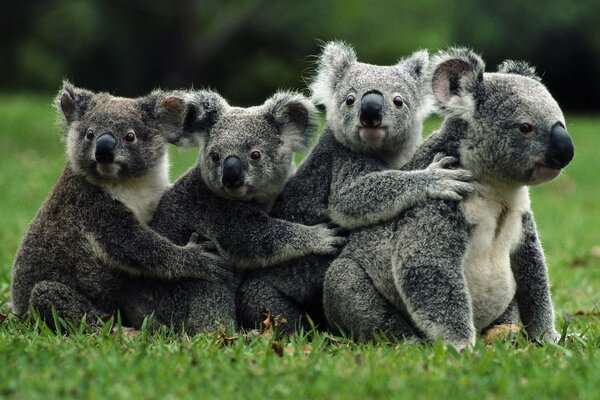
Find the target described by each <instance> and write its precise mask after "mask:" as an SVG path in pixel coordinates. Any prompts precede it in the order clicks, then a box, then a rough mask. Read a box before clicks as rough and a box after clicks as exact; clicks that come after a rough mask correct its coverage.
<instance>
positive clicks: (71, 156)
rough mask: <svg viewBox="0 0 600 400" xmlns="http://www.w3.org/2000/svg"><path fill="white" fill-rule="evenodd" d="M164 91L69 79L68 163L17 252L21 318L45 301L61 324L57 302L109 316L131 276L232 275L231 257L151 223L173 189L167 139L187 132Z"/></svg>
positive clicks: (69, 312) (71, 310)
mask: <svg viewBox="0 0 600 400" xmlns="http://www.w3.org/2000/svg"><path fill="white" fill-rule="evenodd" d="M164 97H165V96H164V94H162V93H161V92H154V93H152V94H150V95H148V96H145V97H140V98H137V99H128V98H121V97H113V96H111V95H109V94H107V93H93V92H91V91H88V90H84V89H79V88H76V87H74V86H73V85H71V84H70V83H68V82H65V83H64V85H63V88H62V89H61V90H60V92H59V93H58V96H57V99H56V105H57V108H58V110H60V113H61V115H62V116H63V117H64V121H65V123H66V129H65V138H66V142H67V155H68V157H67V158H68V161H67V165H66V167H65V169H64V172H63V174H62V176H61V177H60V179H59V181H58V183H57V184H56V186H55V187H54V189H53V190H52V192H51V193H50V195H49V196H48V197H47V198H46V201H45V202H44V204H43V206H42V207H41V209H40V210H39V212H38V213H37V215H36V216H35V218H34V219H33V221H32V222H31V224H30V225H29V228H28V230H27V233H26V235H25V237H24V239H23V241H22V243H21V246H20V248H19V250H18V253H17V256H16V258H15V262H14V266H13V280H12V300H13V306H14V311H15V313H16V314H17V315H19V316H22V315H25V314H27V313H28V311H29V310H30V309H31V308H35V309H37V311H38V312H39V313H40V315H41V316H42V317H43V318H44V319H45V320H46V321H48V322H52V320H53V318H52V317H53V312H52V308H55V309H56V311H57V313H58V315H59V316H60V317H62V318H65V319H68V320H72V321H79V320H81V318H82V317H83V316H84V315H85V316H87V318H88V320H89V321H90V322H96V321H97V319H98V318H101V319H106V318H108V317H110V316H111V315H112V314H113V312H114V310H115V308H116V305H117V304H116V303H117V294H118V293H119V291H120V289H121V285H122V284H123V283H124V281H125V277H126V276H127V275H128V274H138V275H144V276H153V277H161V278H181V277H198V278H200V277H202V278H204V279H211V280H220V279H222V278H223V279H229V278H230V276H231V271H230V270H229V267H228V264H227V263H226V262H225V260H224V259H222V258H221V257H218V256H216V255H215V254H214V253H213V252H210V251H207V250H206V249H205V248H204V247H203V246H200V245H196V244H193V243H191V244H189V245H188V244H187V243H181V245H175V244H173V243H172V242H170V241H169V240H167V239H165V238H164V237H162V236H160V235H159V234H157V233H156V232H155V231H153V230H152V229H150V228H149V227H148V226H147V225H146V223H147V222H148V221H149V220H150V218H151V217H152V213H153V212H154V209H155V207H156V205H157V204H158V202H159V199H160V197H161V196H162V194H163V192H164V191H165V190H166V189H167V188H168V186H169V182H168V159H167V152H166V147H167V143H168V142H178V141H179V140H180V139H181V137H180V136H181V133H180V130H179V124H178V123H177V121H176V118H174V117H173V115H174V114H175V115H176V114H177V110H176V109H174V108H173V107H172V104H170V103H168V102H164V101H163V100H164Z"/></svg>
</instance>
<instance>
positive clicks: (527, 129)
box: [519, 122, 533, 133]
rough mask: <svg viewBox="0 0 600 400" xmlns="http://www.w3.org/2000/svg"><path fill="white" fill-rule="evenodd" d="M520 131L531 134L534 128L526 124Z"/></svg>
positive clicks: (521, 126) (522, 125) (520, 126)
mask: <svg viewBox="0 0 600 400" xmlns="http://www.w3.org/2000/svg"><path fill="white" fill-rule="evenodd" d="M519 131H521V133H529V132H531V131H533V126H531V124H528V123H526V122H524V123H522V124H521V125H519Z"/></svg>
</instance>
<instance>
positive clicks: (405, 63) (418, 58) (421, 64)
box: [396, 50, 429, 79]
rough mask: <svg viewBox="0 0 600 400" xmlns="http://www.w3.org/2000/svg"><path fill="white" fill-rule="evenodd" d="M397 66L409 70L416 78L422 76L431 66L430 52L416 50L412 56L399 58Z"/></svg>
mask: <svg viewBox="0 0 600 400" xmlns="http://www.w3.org/2000/svg"><path fill="white" fill-rule="evenodd" d="M396 66H397V67H399V68H402V70H404V71H408V72H409V73H410V74H411V75H412V76H413V77H415V79H419V78H422V77H423V76H424V75H425V73H426V72H427V67H428V66H429V53H428V52H427V50H419V51H416V52H414V53H413V54H411V55H410V56H408V57H405V58H401V59H400V60H398V63H397V64H396Z"/></svg>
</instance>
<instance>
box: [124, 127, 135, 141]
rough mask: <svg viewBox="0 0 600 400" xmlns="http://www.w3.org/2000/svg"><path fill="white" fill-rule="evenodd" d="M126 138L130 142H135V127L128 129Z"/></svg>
mask: <svg viewBox="0 0 600 400" xmlns="http://www.w3.org/2000/svg"><path fill="white" fill-rule="evenodd" d="M125 140H126V141H128V142H133V141H134V140H135V132H134V131H133V129H130V130H128V131H127V135H125Z"/></svg>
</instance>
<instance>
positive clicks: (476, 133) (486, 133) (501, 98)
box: [432, 49, 574, 185]
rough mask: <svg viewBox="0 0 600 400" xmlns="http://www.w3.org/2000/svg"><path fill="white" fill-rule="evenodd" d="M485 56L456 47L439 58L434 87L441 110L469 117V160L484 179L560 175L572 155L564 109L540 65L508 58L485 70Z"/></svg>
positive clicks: (526, 180) (529, 180) (532, 180)
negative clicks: (538, 72)
mask: <svg viewBox="0 0 600 400" xmlns="http://www.w3.org/2000/svg"><path fill="white" fill-rule="evenodd" d="M484 67H485V66H484V64H483V61H482V60H481V59H480V58H479V57H478V56H477V55H476V54H474V53H472V52H470V51H468V50H465V49H453V50H450V51H449V52H447V53H443V54H441V55H438V56H437V58H436V59H435V61H434V68H433V70H434V72H433V75H432V83H433V84H432V88H433V92H434V95H435V97H436V99H437V100H438V102H439V103H440V106H441V108H442V110H445V111H446V112H447V113H448V114H449V115H450V116H455V117H458V118H461V119H463V120H465V121H466V122H467V124H468V134H467V137H466V138H465V140H464V143H463V146H462V147H461V160H462V162H463V164H464V166H465V167H466V168H468V169H470V170H472V171H473V172H474V173H476V174H477V175H479V178H480V179H483V180H486V179H488V180H494V181H499V182H503V183H506V184H518V185H534V184H539V183H542V182H545V181H548V180H551V179H553V178H555V177H556V176H558V174H559V173H560V172H561V170H562V169H563V168H564V167H565V166H566V165H567V164H569V162H570V161H571V159H572V158H573V154H574V148H573V142H572V140H571V138H570V136H569V134H568V132H567V131H566V124H565V119H564V116H563V114H562V111H561V109H560V107H559V106H558V104H557V103H556V101H555V100H554V99H553V98H552V95H551V94H550V93H549V92H548V90H547V89H546V87H545V86H544V85H543V84H542V83H541V82H540V79H539V78H538V77H537V76H536V74H535V70H534V69H533V68H532V67H530V66H528V65H527V64H525V63H521V62H514V61H505V62H504V63H503V64H501V65H500V67H499V69H498V72H496V73H484Z"/></svg>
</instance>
